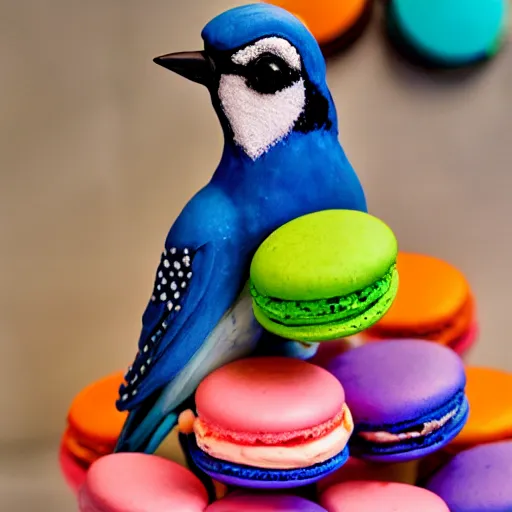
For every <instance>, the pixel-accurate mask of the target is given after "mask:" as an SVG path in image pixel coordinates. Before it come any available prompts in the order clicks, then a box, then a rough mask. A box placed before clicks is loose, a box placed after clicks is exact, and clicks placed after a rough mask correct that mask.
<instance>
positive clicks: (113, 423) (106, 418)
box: [62, 372, 127, 465]
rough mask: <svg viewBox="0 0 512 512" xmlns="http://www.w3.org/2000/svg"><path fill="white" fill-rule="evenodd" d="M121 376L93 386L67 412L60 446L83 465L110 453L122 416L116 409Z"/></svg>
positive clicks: (101, 381)
mask: <svg viewBox="0 0 512 512" xmlns="http://www.w3.org/2000/svg"><path fill="white" fill-rule="evenodd" d="M122 382H123V373H122V372H116V373H113V374H111V375H108V376H107V377H104V378H102V379H100V380H98V381H96V382H93V383H92V384H90V385H89V386H87V387H86V388H84V389H83V390H82V391H80V393H78V395H77V396H76V397H75V398H74V400H73V402H72V404H71V407H70V409H69V412H68V418H67V429H66V432H65V433H64V438H63V441H62V443H63V446H64V447H65V448H66V449H67V450H68V451H69V452H70V453H71V454H72V455H73V456H74V457H75V458H76V459H78V460H79V461H81V462H82V463H83V464H85V465H90V464H92V463H93V462H94V461H95V460H96V459H98V458H99V457H101V456H103V455H108V454H110V453H112V452H113V451H114V448H115V445H116V443H117V439H118V437H119V434H120V433H121V429H122V428H123V424H124V421H125V419H126V416H127V413H126V412H119V411H118V410H117V409H116V405H115V404H116V399H117V396H118V391H119V386H120V385H121V383H122Z"/></svg>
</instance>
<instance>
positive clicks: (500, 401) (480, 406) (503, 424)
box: [447, 366, 512, 464]
mask: <svg viewBox="0 0 512 512" xmlns="http://www.w3.org/2000/svg"><path fill="white" fill-rule="evenodd" d="M466 378H467V384H466V395H467V397H468V401H469V418H468V422H467V423H466V425H465V427H464V428H463V430H462V432H461V433H460V434H459V435H458V436H457V437H456V438H455V440H454V441H453V442H452V443H451V444H450V445H449V446H448V447H447V449H448V450H451V451H461V450H463V449H465V448H469V447H472V446H475V445H479V444H484V443H491V442H494V441H503V440H506V439H512V393H511V392H510V390H511V389H512V373H509V372H504V371H501V370H496V369H491V368H482V367H474V366H469V367H467V368H466ZM511 464H512V460H511Z"/></svg>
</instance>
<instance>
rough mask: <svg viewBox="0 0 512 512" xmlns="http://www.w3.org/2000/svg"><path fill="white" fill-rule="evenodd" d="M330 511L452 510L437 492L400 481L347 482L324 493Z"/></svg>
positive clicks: (443, 511) (410, 511)
mask: <svg viewBox="0 0 512 512" xmlns="http://www.w3.org/2000/svg"><path fill="white" fill-rule="evenodd" d="M320 505H322V507H324V508H325V509H326V510H327V512H375V511H376V510H378V511H379V512H412V511H415V510H416V511H421V512H450V510H449V509H448V506H447V505H446V503H445V502H444V501H443V500H442V499H441V498H439V496H436V495H435V494H434V493H433V492H430V491H427V490H426V489H422V488H420V487H414V486H413V485H408V484H402V483H396V482H373V481H362V480H361V481H354V482H344V483H341V484H337V485H334V486H333V487H330V488H329V489H327V490H326V491H325V492H324V493H323V494H322V495H321V496H320Z"/></svg>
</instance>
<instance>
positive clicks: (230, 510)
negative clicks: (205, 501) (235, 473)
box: [206, 491, 325, 512]
mask: <svg viewBox="0 0 512 512" xmlns="http://www.w3.org/2000/svg"><path fill="white" fill-rule="evenodd" d="M242 511H243V512H325V509H324V508H322V507H321V506H320V505H317V504H316V503H313V502H312V501H309V500H306V499H304V498H299V497H298V496H292V495H286V494H282V495H263V494H249V493H243V492H240V491H238V492H234V493H232V494H230V495H228V496H226V497H225V498H224V499H222V500H219V501H216V502H215V503H212V504H211V505H210V506H209V507H208V508H207V509H206V512H242Z"/></svg>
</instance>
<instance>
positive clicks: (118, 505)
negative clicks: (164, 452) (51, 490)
mask: <svg viewBox="0 0 512 512" xmlns="http://www.w3.org/2000/svg"><path fill="white" fill-rule="evenodd" d="M78 502H79V506H80V512H170V511H172V510H177V511H178V510H179V511H180V512H203V511H204V509H205V508H206V506H207V505H208V494H207V492H206V489H205V488H204V486H203V484H202V483H201V482H200V480H199V479H198V478H197V477H196V476H195V475H194V474H193V473H192V472H191V471H189V470H188V469H186V468H184V467H182V466H180V465H179V464H177V463H175V462H172V461H170V460H166V459H163V458H161V457H157V456H156V455H145V454H142V453H116V454H112V455H107V456H105V457H102V458H101V459H99V460H97V461H96V462H94V464H92V466H91V467H90V469H89V471H88V472H87V476H86V479H85V483H84V485H83V486H82V488H81V489H80V492H79V495H78Z"/></svg>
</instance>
